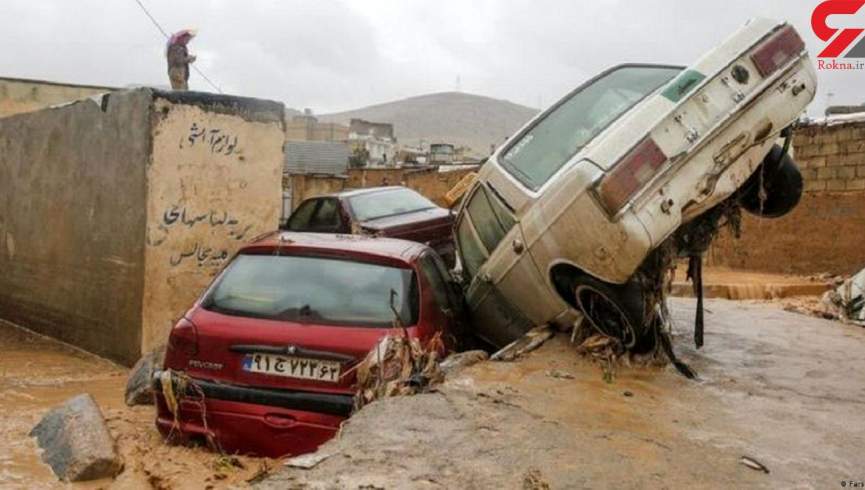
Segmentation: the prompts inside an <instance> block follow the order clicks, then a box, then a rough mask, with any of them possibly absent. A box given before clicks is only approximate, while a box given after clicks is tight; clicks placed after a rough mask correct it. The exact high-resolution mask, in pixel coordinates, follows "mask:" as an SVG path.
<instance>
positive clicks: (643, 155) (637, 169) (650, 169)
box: [595, 138, 667, 216]
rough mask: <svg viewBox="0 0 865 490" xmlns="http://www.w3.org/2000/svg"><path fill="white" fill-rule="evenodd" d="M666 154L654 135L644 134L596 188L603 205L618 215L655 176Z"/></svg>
mask: <svg viewBox="0 0 865 490" xmlns="http://www.w3.org/2000/svg"><path fill="white" fill-rule="evenodd" d="M666 161H667V156H666V155H664V152H663V151H661V149H660V148H659V147H658V145H657V144H656V143H655V141H654V140H653V139H652V138H645V139H643V140H642V141H640V142H639V143H638V144H637V146H635V147H634V148H632V149H631V151H629V152H628V153H627V154H625V156H624V157H622V159H621V160H619V161H618V163H616V165H615V166H614V167H613V170H611V171H610V173H608V174H607V175H606V176H604V178H603V179H601V181H600V183H599V184H598V185H597V187H596V188H595V193H596V194H597V196H598V200H599V201H600V203H601V205H602V206H603V207H604V209H606V211H607V213H609V215H610V216H615V215H616V214H618V213H619V211H620V210H621V209H622V208H623V207H624V206H625V204H627V203H628V201H629V200H630V199H631V198H632V197H634V195H635V194H636V193H637V191H639V190H640V189H642V188H643V186H645V185H646V184H648V183H649V181H650V180H652V177H654V176H655V173H656V172H657V171H658V168H660V167H661V165H662V164H663V163H664V162H666Z"/></svg>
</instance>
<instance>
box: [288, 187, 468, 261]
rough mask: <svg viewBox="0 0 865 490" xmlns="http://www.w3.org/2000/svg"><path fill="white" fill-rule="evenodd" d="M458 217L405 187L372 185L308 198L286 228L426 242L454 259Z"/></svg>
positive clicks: (440, 253)
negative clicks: (454, 239) (363, 234)
mask: <svg viewBox="0 0 865 490" xmlns="http://www.w3.org/2000/svg"><path fill="white" fill-rule="evenodd" d="M453 222H454V216H453V213H451V211H450V210H447V209H444V208H441V207H439V206H436V204H435V203H433V202H432V201H430V200H429V199H427V198H425V197H424V196H422V195H420V194H418V193H417V192H415V191H413V190H411V189H409V188H406V187H400V186H390V187H371V188H368V189H357V190H351V191H344V192H339V193H336V194H328V195H323V196H318V197H313V198H310V199H307V200H305V201H303V202H302V203H300V206H298V207H297V209H295V210H294V212H293V213H291V216H290V217H289V218H288V221H287V222H286V225H285V229H287V230H289V231H306V232H314V233H353V234H357V233H365V234H370V235H376V236H386V237H391V238H402V239H404V240H411V241H413V242H420V243H425V244H427V245H429V246H430V247H432V248H433V249H434V250H435V251H436V252H438V253H439V255H441V256H442V258H443V259H444V260H445V262H447V263H448V264H453V259H454V242H453V233H452V228H453Z"/></svg>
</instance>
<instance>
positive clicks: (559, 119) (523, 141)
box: [499, 66, 681, 190]
mask: <svg viewBox="0 0 865 490" xmlns="http://www.w3.org/2000/svg"><path fill="white" fill-rule="evenodd" d="M679 72H681V69H680V68H676V67H661V66H625V67H621V68H618V69H615V70H613V71H610V72H608V73H606V74H604V75H603V76H601V77H600V78H597V79H596V80H594V81H592V82H591V83H589V84H588V85H585V86H583V87H581V88H579V89H577V90H576V91H575V92H573V93H571V94H570V95H568V97H566V98H565V99H564V100H563V101H562V102H560V103H559V104H558V105H557V106H556V107H555V108H553V109H552V110H551V111H550V112H549V113H548V114H547V115H546V116H544V117H543V118H542V119H540V120H539V121H538V122H536V123H535V125H534V126H532V127H531V128H530V129H529V130H528V131H526V132H525V133H524V134H523V135H522V136H521V137H520V138H519V139H517V140H516V141H514V142H513V143H512V144H511V145H510V146H509V147H508V148H507V150H506V151H505V153H504V155H503V156H502V158H500V160H499V162H500V164H501V165H502V167H503V168H504V169H505V170H506V171H507V172H508V173H510V174H511V175H512V176H513V177H514V178H516V179H517V180H518V181H520V182H521V183H522V184H523V185H525V186H526V187H528V188H530V189H532V190H537V189H539V188H540V187H541V186H542V185H543V184H544V183H546V182H547V180H549V178H550V177H552V176H553V174H555V173H556V171H558V170H559V169H560V168H561V167H562V166H564V164H565V163H567V162H568V160H570V159H571V157H573V156H574V155H576V154H577V152H578V151H579V150H580V149H581V148H582V147H584V146H585V145H586V144H588V143H589V141H591V140H592V139H593V138H594V137H595V136H597V135H598V134H600V133H601V131H603V130H604V129H605V128H606V127H607V126H608V125H610V124H611V123H612V122H613V121H615V120H616V119H618V118H619V117H620V116H621V115H622V114H624V113H625V112H627V111H628V110H629V109H630V108H631V107H633V106H634V105H636V104H637V102H639V101H640V100H642V99H643V98H645V97H646V96H647V95H649V94H651V93H652V92H654V91H655V90H657V89H658V88H660V87H661V86H662V85H664V84H666V83H667V82H669V81H670V80H671V79H673V77H675V76H676V75H677V74H678V73H679Z"/></svg>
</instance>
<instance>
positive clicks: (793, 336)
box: [265, 299, 865, 488]
mask: <svg viewBox="0 0 865 490" xmlns="http://www.w3.org/2000/svg"><path fill="white" fill-rule="evenodd" d="M672 306H673V312H674V317H675V318H676V323H677V325H678V326H677V330H678V331H679V332H681V334H680V335H678V336H677V339H676V345H677V347H678V350H679V353H680V354H681V357H683V358H684V359H685V360H686V361H687V362H689V363H690V364H691V366H692V367H693V368H694V369H696V370H697V371H698V372H699V374H700V380H699V381H697V382H693V381H688V380H686V379H684V378H683V377H681V376H680V375H678V374H677V373H676V372H675V371H674V370H673V369H672V368H669V367H668V368H627V367H622V368H620V369H619V370H618V372H617V374H616V376H615V378H614V381H613V382H612V383H606V382H604V381H603V379H602V375H601V370H600V368H599V367H598V366H597V365H593V364H591V363H589V362H588V361H586V360H583V359H580V358H577V356H576V355H575V354H574V353H573V347H572V346H571V345H569V343H568V341H567V339H566V338H565V336H558V337H556V338H555V339H553V340H552V341H550V342H548V343H547V344H545V345H544V346H543V347H541V349H539V350H538V351H536V352H534V353H532V354H530V355H528V356H527V357H526V358H525V359H523V360H521V361H519V362H515V363H494V362H486V363H482V364H479V365H476V366H474V367H471V368H469V369H467V370H465V371H463V372H462V373H460V374H459V375H457V376H456V377H454V378H452V379H450V380H448V381H447V382H446V383H445V385H443V386H442V387H441V389H440V390H439V391H438V392H437V393H430V394H425V395H420V396H416V397H411V398H399V399H387V400H384V401H380V402H376V403H373V404H372V405H370V406H369V407H367V408H366V409H364V410H363V411H361V412H360V413H359V414H358V415H356V416H355V417H354V418H352V419H351V420H350V421H349V422H348V423H347V424H346V426H345V427H344V429H343V432H342V435H341V438H340V439H339V440H335V441H332V442H330V443H328V444H327V445H325V446H323V447H322V448H321V449H320V453H322V454H330V457H328V458H327V459H325V460H324V461H322V462H321V463H319V464H318V466H316V467H315V468H314V469H312V470H299V469H287V470H284V471H283V472H281V473H280V474H278V475H276V476H275V477H272V478H271V480H269V482H268V483H267V484H266V485H265V487H266V488H283V487H284V486H286V485H309V486H310V487H312V488H357V487H358V486H362V485H373V486H375V487H383V488H406V487H417V488H488V487H496V488H543V485H544V484H548V485H549V486H550V488H575V487H576V488H580V487H602V488H607V487H615V488H642V487H647V486H651V487H660V488H665V487H669V488H679V487H685V486H687V487H694V486H696V487H716V488H719V487H725V488H737V487H745V486H747V487H753V486H757V487H779V486H783V487H789V486H793V487H796V488H809V487H812V488H836V487H838V486H839V485H840V482H841V481H842V480H853V481H862V480H865V453H863V451H862V450H861V441H862V440H863V437H865V383H863V381H865V374H863V373H865V329H862V328H858V327H854V326H849V325H844V324H841V323H837V322H831V321H825V320H819V319H815V318H811V317H806V316H803V315H798V314H793V313H788V312H785V311H782V310H780V309H778V308H775V307H771V306H762V305H745V304H741V303H736V302H730V301H724V300H710V301H707V313H706V345H705V347H704V348H703V349H701V350H700V351H699V352H695V351H694V349H693V348H692V347H688V346H689V345H691V342H690V338H689V335H687V334H686V333H687V332H690V328H691V327H690V326H691V321H692V318H693V301H691V300H678V299H677V300H674V301H673V305H672ZM743 456H747V457H750V458H753V459H755V460H757V461H759V462H761V463H762V464H764V465H766V467H768V469H769V471H770V473H769V474H766V473H763V472H760V471H756V470H754V469H751V468H749V467H747V466H745V465H744V464H742V463H741V458H742V457H743Z"/></svg>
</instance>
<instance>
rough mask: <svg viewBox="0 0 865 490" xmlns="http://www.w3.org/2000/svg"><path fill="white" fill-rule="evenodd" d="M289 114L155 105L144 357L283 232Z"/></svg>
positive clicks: (164, 98) (225, 104)
mask: <svg viewBox="0 0 865 490" xmlns="http://www.w3.org/2000/svg"><path fill="white" fill-rule="evenodd" d="M169 97H170V98H169ZM282 111H283V107H282V105H281V104H276V103H262V102H261V101H255V100H253V99H238V98H228V97H217V96H206V97H198V96H186V95H183V94H172V93H161V95H157V97H156V99H155V101H154V117H155V119H154V128H153V134H154V136H153V157H152V163H151V165H149V166H148V168H147V182H148V196H147V203H146V206H147V248H146V255H145V262H146V271H145V278H144V290H145V295H144V304H143V320H142V322H143V330H144V332H143V340H142V345H143V348H144V349H145V350H147V349H149V348H150V347H152V346H154V345H156V344H159V343H161V342H164V341H165V339H166V338H167V334H168V331H169V330H170V329H171V327H172V326H173V325H174V323H175V322H176V321H177V319H178V318H179V317H180V315H182V314H183V313H184V312H185V311H186V310H187V309H188V308H189V307H190V306H191V305H192V303H193V302H194V301H195V299H196V298H197V297H198V296H199V294H201V291H202V290H203V289H204V288H205V287H206V286H207V285H208V284H209V283H210V281H211V279H212V278H213V276H214V275H215V274H216V273H217V272H219V270H220V269H221V268H222V266H223V265H224V264H225V263H226V261H227V260H228V259H229V258H230V257H231V256H233V255H234V253H235V252H236V251H237V249H238V248H239V247H240V246H241V245H243V244H244V243H246V242H248V241H249V240H250V239H251V238H253V237H255V236H257V235H260V234H261V233H263V232H266V231H271V230H275V229H276V228H277V226H278V225H279V215H280V207H281V202H282V184H281V175H282V161H283V155H282V144H283V139H284V126H283V122H282Z"/></svg>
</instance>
